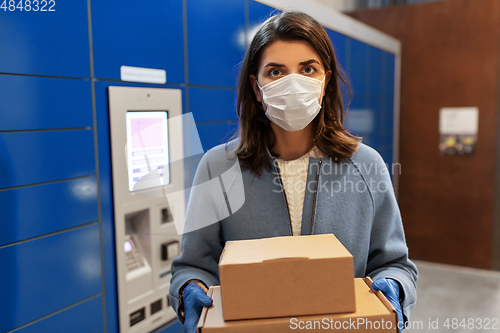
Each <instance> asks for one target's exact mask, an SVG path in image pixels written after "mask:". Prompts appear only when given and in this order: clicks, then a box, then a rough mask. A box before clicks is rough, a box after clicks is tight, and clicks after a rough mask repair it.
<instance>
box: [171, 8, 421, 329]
mask: <svg viewBox="0 0 500 333" xmlns="http://www.w3.org/2000/svg"><path fill="white" fill-rule="evenodd" d="M341 83H344V84H346V85H347V83H346V81H344V79H343V78H342V76H341V75H340V73H339V66H338V64H337V60H336V58H335V54H334V51H333V47H332V45H331V43H330V40H329V38H328V35H327V34H326V32H325V30H324V29H323V28H322V27H321V26H320V25H319V23H318V22H317V21H316V20H314V19H313V18H312V17H310V16H308V15H306V14H303V13H298V12H285V13H282V14H279V15H276V16H273V17H271V18H269V19H268V20H267V21H266V22H264V24H263V25H262V26H261V28H260V29H259V30H258V32H257V33H256V35H255V37H254V38H253V41H252V43H251V45H250V47H249V49H248V51H247V54H246V56H245V60H244V63H243V66H242V70H241V74H240V82H239V86H238V103H237V108H238V116H239V119H240V131H239V138H237V139H235V140H232V141H230V142H228V144H227V145H226V146H225V147H224V145H221V146H218V147H215V148H213V149H211V150H210V151H208V152H207V153H206V154H205V156H204V157H203V159H202V160H201V162H200V166H199V167H198V170H197V172H196V175H195V184H198V185H203V184H206V183H208V182H210V181H211V180H215V179H216V178H220V181H218V182H217V183H218V184H219V183H220V184H222V185H221V186H222V191H224V196H222V195H220V194H219V196H220V197H222V198H223V199H217V198H216V196H217V193H216V191H211V190H207V186H199V187H197V186H195V187H193V190H192V192H191V197H190V200H189V204H188V209H187V215H186V225H185V232H186V233H185V234H184V236H183V243H182V254H181V256H180V257H178V258H177V259H175V260H174V262H173V264H172V280H171V287H170V299H171V304H172V306H173V308H174V309H175V310H176V312H177V313H178V316H179V320H180V321H181V322H184V328H185V331H186V332H195V329H196V324H197V322H198V319H199V314H200V311H201V308H202V307H203V306H208V305H210V304H211V299H210V298H209V297H208V296H207V295H206V294H205V292H206V291H207V288H208V287H209V286H211V285H217V284H219V277H218V266H217V263H218V261H219V257H220V255H221V251H222V249H223V247H224V243H225V242H226V241H229V240H241V239H254V238H263V237H276V236H287V235H294V236H299V235H307V234H324V233H333V234H335V235H336V236H337V238H338V239H339V240H340V241H341V242H342V243H343V244H344V246H345V247H346V248H347V249H348V250H349V251H350V252H351V254H352V255H353V258H354V273H355V276H356V277H365V276H369V277H371V278H372V279H373V280H374V283H373V286H374V288H376V289H379V290H382V292H383V293H384V294H385V295H386V296H387V297H388V299H389V300H390V301H391V302H392V304H393V305H394V307H395V308H396V309H397V310H398V316H399V320H400V321H403V320H407V319H408V317H409V314H410V311H411V310H412V308H413V306H414V303H415V299H416V280H417V269H416V267H415V265H414V264H413V262H411V261H410V260H409V258H408V249H407V246H406V241H405V236H404V231H403V226H402V222H401V216H400V213H399V208H398V206H397V202H396V199H395V196H394V192H393V190H392V184H391V180H390V177H389V175H388V170H387V167H386V166H385V164H384V162H383V160H382V158H381V157H380V155H379V154H378V153H377V152H376V151H375V150H373V149H372V148H369V147H368V146H366V145H364V144H362V143H360V142H359V140H358V138H357V137H355V136H353V135H351V134H349V133H348V132H347V131H346V130H345V129H344V127H343V125H342V124H343V118H344V107H343V102H342V96H341V95H342V93H341V88H340V85H341ZM234 165H237V166H241V173H238V175H240V179H241V184H242V186H241V187H239V186H237V184H238V177H237V176H235V175H236V173H235V172H233V173H231V172H230V173H231V177H229V176H228V173H227V171H228V170H229V171H231V170H234ZM219 175H220V177H219ZM240 190H243V192H244V198H242V197H241V195H240V194H239V193H240ZM231 208H233V209H231ZM235 208H236V209H235Z"/></svg>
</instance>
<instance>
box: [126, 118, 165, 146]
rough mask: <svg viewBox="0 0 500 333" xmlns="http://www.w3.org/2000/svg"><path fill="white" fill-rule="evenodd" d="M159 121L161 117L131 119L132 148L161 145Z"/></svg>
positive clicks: (161, 137)
mask: <svg viewBox="0 0 500 333" xmlns="http://www.w3.org/2000/svg"><path fill="white" fill-rule="evenodd" d="M161 121H162V119H161V118H142V119H131V124H130V125H131V128H130V130H131V135H132V149H140V148H148V147H155V146H156V147H157V146H162V145H163V131H162V127H161ZM146 129H147V130H146Z"/></svg>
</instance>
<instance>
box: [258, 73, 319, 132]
mask: <svg viewBox="0 0 500 333" xmlns="http://www.w3.org/2000/svg"><path fill="white" fill-rule="evenodd" d="M323 81H325V79H324V78H323V80H322V81H320V80H318V79H313V78H312V77H308V76H304V75H302V74H295V73H293V74H288V75H286V76H284V77H282V78H281V79H278V80H276V81H272V82H270V83H268V84H266V85H265V86H263V87H261V86H260V85H259V84H258V83H257V86H258V87H259V89H260V90H261V91H262V97H263V101H264V105H265V106H266V116H267V117H268V118H269V120H271V121H272V122H273V123H275V124H276V125H278V126H280V127H281V128H283V129H285V130H287V131H291V132H293V131H300V130H301V129H304V127H306V126H307V125H309V123H310V122H311V121H312V120H313V119H314V118H315V117H316V115H317V114H318V113H319V110H320V109H321V105H320V104H319V102H318V99H319V98H320V97H321V93H322V87H323Z"/></svg>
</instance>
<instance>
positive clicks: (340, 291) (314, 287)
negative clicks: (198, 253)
mask: <svg viewBox="0 0 500 333" xmlns="http://www.w3.org/2000/svg"><path fill="white" fill-rule="evenodd" d="M219 277H220V286H221V293H222V306H223V307H224V319H225V320H239V319H258V318H273V317H289V316H305V315H316V314H324V313H341V312H354V311H355V310H356V303H355V301H354V267H353V259H352V255H351V254H350V253H349V251H347V249H346V248H345V247H344V245H342V243H340V241H339V240H338V239H337V238H336V237H335V236H334V235H333V234H324V235H309V236H300V237H297V236H286V237H274V238H263V239H253V240H242V241H230V242H226V246H225V247H224V250H223V252H222V255H221V258H220V261H219Z"/></svg>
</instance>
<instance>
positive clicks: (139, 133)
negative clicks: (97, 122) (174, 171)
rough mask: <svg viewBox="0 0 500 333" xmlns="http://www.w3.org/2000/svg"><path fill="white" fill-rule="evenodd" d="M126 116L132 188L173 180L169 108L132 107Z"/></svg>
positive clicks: (145, 187)
mask: <svg viewBox="0 0 500 333" xmlns="http://www.w3.org/2000/svg"><path fill="white" fill-rule="evenodd" d="M126 120H127V168H128V188H129V191H131V192H132V191H138V190H142V189H147V188H152V187H156V186H162V185H166V184H168V183H170V174H169V168H168V153H169V152H168V117H167V111H129V112H127V113H126Z"/></svg>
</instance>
